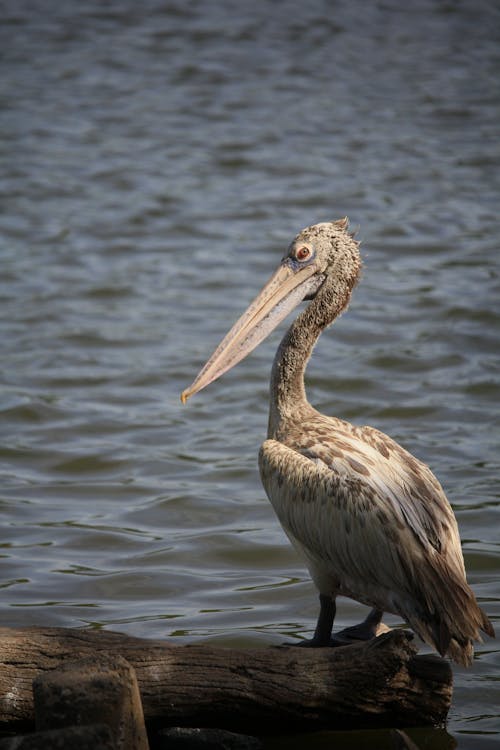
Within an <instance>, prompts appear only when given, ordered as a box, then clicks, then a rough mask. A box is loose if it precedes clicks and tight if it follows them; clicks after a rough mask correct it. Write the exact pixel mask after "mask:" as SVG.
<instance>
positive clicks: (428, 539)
mask: <svg viewBox="0 0 500 750" xmlns="http://www.w3.org/2000/svg"><path fill="white" fill-rule="evenodd" d="M348 228H349V222H348V219H347V218H345V219H340V220H338V221H333V222H323V223H320V224H315V225H313V226H310V227H306V228H305V229H303V230H302V231H301V232H300V233H299V234H298V235H297V236H296V237H295V239H294V240H293V241H292V243H291V244H290V246H289V248H288V251H287V253H286V255H285V257H284V258H283V259H282V261H281V263H280V265H279V267H278V269H277V271H276V272H275V273H274V275H273V276H272V277H271V278H270V279H269V281H268V282H267V284H266V285H265V286H264V287H263V289H262V291H261V292H260V294H259V295H258V296H257V297H256V299H255V300H254V301H253V302H252V303H251V304H250V306H249V308H248V309H247V311H246V312H245V313H244V314H243V315H242V317H241V318H240V319H239V320H238V321H237V322H236V323H235V325H234V326H233V327H232V328H231V330H230V331H229V333H228V334H227V335H226V336H225V338H224V339H223V340H222V342H221V343H220V344H219V346H218V347H217V349H216V350H215V352H214V353H213V355H212V356H211V357H210V359H209V360H208V362H207V363H206V365H205V366H204V367H203V369H202V370H201V371H200V373H199V375H198V376H197V377H196V379H195V380H194V382H193V384H192V385H191V386H190V387H189V388H187V389H186V390H185V391H183V393H182V395H181V400H182V402H183V403H185V402H186V401H187V399H188V398H189V397H190V396H192V395H193V394H195V393H197V392H198V391H200V390H201V389H202V388H204V387H205V386H207V385H208V384H209V383H211V382H212V381H214V380H215V379H216V378H218V377H220V376H221V375H222V374H223V373H225V372H227V370H229V369H230V368H232V367H234V365H236V364H237V363H238V362H239V361H241V360H242V359H243V358H244V357H245V356H246V355H247V354H249V352H251V351H252V350H253V349H254V348H255V347H256V346H257V345H258V344H259V343H260V342H261V341H262V340H263V339H264V338H265V337H266V336H267V335H268V334H269V333H270V332H271V331H272V330H273V329H274V328H275V327H276V326H277V325H278V323H279V322H280V321H281V320H283V319H284V318H285V316H286V315H288V313H290V312H291V310H292V309H294V308H295V307H296V305H298V303H299V302H301V301H303V300H309V304H308V306H307V307H306V308H305V309H304V310H303V311H302V312H301V313H300V314H299V315H298V316H297V318H296V319H295V320H294V322H293V323H292V325H291V326H290V328H289V329H288V331H287V332H286V333H285V335H284V337H283V339H282V341H281V344H280V346H279V348H278V351H277V353H276V356H275V359H274V364H273V367H272V373H271V387H270V411H269V425H268V433H267V440H265V441H264V443H263V444H262V446H261V449H260V453H259V468H260V474H261V479H262V483H263V485H264V488H265V490H266V493H267V495H268V497H269V500H270V502H271V504H272V506H273V508H274V510H275V512H276V515H277V516H278V519H279V521H280V523H281V525H282V527H283V529H284V531H285V532H286V534H287V535H288V537H289V539H290V541H291V542H292V544H293V545H294V546H295V547H296V549H297V550H298V551H299V552H300V553H301V555H302V556H303V558H304V559H305V562H306V564H307V567H308V569H309V571H310V574H311V577H312V579H313V581H314V583H315V585H316V587H317V588H318V590H319V600H320V612H319V617H318V621H317V625H316V629H315V632H314V637H313V638H312V639H311V640H308V641H302V642H301V644H304V643H305V644H307V645H310V646H317V647H321V646H328V645H330V644H333V642H334V641H333V640H332V628H333V622H334V618H335V612H336V597H337V596H339V595H342V596H347V597H350V598H351V599H355V600H356V601H358V602H361V603H363V604H366V605H368V606H369V607H371V608H372V611H371V612H370V614H369V615H368V617H367V618H366V620H365V621H364V622H363V623H361V624H360V625H358V626H354V627H353V628H347V629H346V630H347V631H351V632H350V635H351V636H353V637H355V638H370V637H373V636H374V635H375V634H376V633H377V628H378V626H379V625H380V623H381V619H382V614H383V612H391V613H393V614H395V615H398V616H400V617H401V618H403V620H404V621H405V622H406V623H408V624H409V625H410V626H411V628H412V629H413V630H414V631H415V632H416V633H417V635H418V636H419V637H420V638H421V639H422V640H423V641H425V642H426V643H428V644H429V645H430V646H432V647H433V648H434V649H435V650H436V651H438V652H439V653H440V654H441V656H445V655H446V656H449V657H450V658H451V659H453V660H454V661H456V662H457V663H458V664H461V665H464V666H470V665H471V663H472V658H473V641H481V636H480V631H483V632H484V633H487V634H488V635H490V636H494V631H493V627H492V625H491V622H490V621H489V619H488V617H487V616H486V614H485V613H484V612H483V611H482V609H480V607H479V605H478V603H477V601H476V598H475V596H474V593H473V592H472V589H471V588H470V587H469V585H468V583H467V580H466V574H465V566H464V560H463V555H462V549H461V544H460V537H459V533H458V527H457V522H456V519H455V516H454V514H453V511H452V509H451V506H450V504H449V502H448V500H447V498H446V495H445V494H444V491H443V489H442V487H441V485H440V484H439V482H438V480H437V479H436V477H435V476H434V475H433V474H432V472H431V470H430V469H429V468H428V467H427V466H426V465H425V464H423V463H422V462H421V461H419V460H418V459H416V458H414V457H413V456H412V455H411V454H410V453H408V452H407V451H406V450H405V449H404V448H402V447H401V446H400V445H398V443H396V442H395V441H394V440H392V439H391V438H390V437H388V436H387V435H385V434H384V433H382V432H380V431H379V430H377V429H374V428H373V427H367V426H365V427H359V426H354V425H351V424H349V423H348V422H345V421H344V420H342V419H338V418H336V417H327V416H324V415H323V414H321V413H320V412H318V411H317V410H316V409H314V408H313V407H312V406H311V405H310V404H309V402H308V400H307V397H306V393H305V388H304V372H305V368H306V365H307V362H308V360H309V358H310V356H311V353H312V350H313V347H314V345H315V343H316V341H317V340H318V338H319V336H320V334H321V333H322V332H323V330H324V329H325V328H327V327H328V326H329V325H330V324H331V323H333V321H334V320H335V319H336V318H337V317H338V316H339V315H340V314H341V313H342V312H343V311H344V310H345V309H346V307H347V305H348V303H349V301H350V297H351V293H352V290H353V288H354V286H355V285H356V282H357V281H358V279H359V276H360V271H361V258H360V254H359V243H358V242H357V241H356V240H355V239H354V236H353V235H352V234H351V233H350V232H349V231H348Z"/></svg>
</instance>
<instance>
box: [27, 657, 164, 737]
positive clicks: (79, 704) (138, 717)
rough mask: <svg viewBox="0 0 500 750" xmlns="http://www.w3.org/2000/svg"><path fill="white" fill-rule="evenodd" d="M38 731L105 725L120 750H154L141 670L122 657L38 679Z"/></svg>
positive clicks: (76, 664) (77, 664) (72, 665)
mask: <svg viewBox="0 0 500 750" xmlns="http://www.w3.org/2000/svg"><path fill="white" fill-rule="evenodd" d="M33 695H34V700H35V724H36V728H37V730H46V729H60V728H61V727H71V726H74V725H80V724H105V725H106V726H108V727H110V729H111V730H112V732H113V737H114V745H115V749H116V750H149V744H148V737H147V734H146V727H145V725H144V714H143V710H142V703H141V697H140V693H139V686H138V684H137V677H136V674H135V669H134V668H133V667H132V665H131V664H130V663H129V662H128V661H127V660H126V659H124V658H123V656H120V655H116V654H115V655H113V656H104V657H103V656H98V657H96V656H92V657H89V658H87V659H79V660H78V661H73V660H70V661H65V662H64V663H63V664H61V665H59V666H58V667H57V668H56V669H52V670H50V671H49V672H40V674H39V675H38V676H37V677H35V679H34V680H33Z"/></svg>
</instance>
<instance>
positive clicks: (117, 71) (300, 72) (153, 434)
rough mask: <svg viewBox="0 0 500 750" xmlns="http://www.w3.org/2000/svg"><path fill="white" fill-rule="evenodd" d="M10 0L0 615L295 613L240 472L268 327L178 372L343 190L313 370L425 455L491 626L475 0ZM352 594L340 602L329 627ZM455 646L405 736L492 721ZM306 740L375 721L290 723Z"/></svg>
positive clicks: (498, 555)
mask: <svg viewBox="0 0 500 750" xmlns="http://www.w3.org/2000/svg"><path fill="white" fill-rule="evenodd" d="M4 8H5V9H4V11H3V19H2V24H1V26H0V48H1V49H2V60H1V62H0V65H1V71H2V75H1V76H0V97H1V99H0V101H1V109H0V143H1V146H0V149H1V164H2V171H1V175H2V177H1V181H0V209H1V213H0V243H1V244H0V262H1V266H0V268H1V277H0V278H1V284H0V297H1V314H0V326H1V337H0V346H1V350H2V355H1V365H0V368H1V384H2V387H1V407H0V408H1V417H2V418H1V422H0V429H1V432H2V441H1V447H0V470H1V489H0V492H1V495H0V503H1V509H2V540H1V554H2V576H1V585H2V587H3V596H2V603H1V605H0V609H1V618H2V624H3V625H7V626H13V627H16V626H24V625H47V626H52V625H53V626H64V627H73V628H78V627H88V628H106V629H110V630H118V631H121V632H125V633H128V634H131V635H136V636H142V637H146V638H169V639H173V640H175V642H176V643H179V644H182V643H189V642H195V641H196V642H200V641H202V642H207V643H211V644H219V645H233V646H242V647H245V646H262V647H265V646H267V645H271V644H278V643H282V642H283V641H284V640H290V639H295V638H303V637H308V636H310V635H311V632H312V631H313V629H314V625H315V621H316V616H317V595H316V592H315V589H314V587H313V585H312V583H311V581H310V579H309V577H308V573H307V570H306V568H305V566H304V564H303V563H302V561H301V560H300V559H299V558H298V557H297V555H296V554H295V552H294V551H293V549H292V548H291V546H290V545H289V543H288V541H287V539H286V537H285V535H284V533H283V532H282V530H281V528H280V526H279V523H278V521H277V520H276V518H275V516H274V514H273V511H272V508H271V506H270V504H269V503H268V501H267V499H266V497H265V493H264V490H263V488H262V486H261V484H260V480H259V476H258V470H257V453H258V449H259V445H260V443H261V442H262V440H263V439H264V437H265V435H266V429H267V410H268V378H269V371H270V366H271V361H272V357H273V355H274V351H275V350H276V347H277V345H278V342H279V338H280V334H279V333H275V334H274V335H273V336H271V337H270V338H269V340H268V341H266V342H265V343H264V344H263V345H261V346H260V347H259V348H258V349H257V350H256V351H255V353H253V354H252V355H251V356H250V357H249V358H248V359H247V360H245V361H244V362H242V363H241V364H240V365H239V366H238V367H236V368H235V369H234V370H233V371H231V372H230V373H228V374H227V375H226V376H224V377H223V378H222V379H221V380H220V381H218V382H217V383H214V384H212V385H211V386H210V387H209V388H208V389H207V390H206V391H203V392H202V393H200V394H198V395H197V396H196V397H195V398H193V400H192V401H190V402H189V405H188V406H182V405H181V403H180V400H179V395H180V392H181V391H182V390H183V389H184V388H185V387H187V386H188V385H189V384H190V383H191V382H192V380H193V379H194V376H195V375H196V374H197V372H198V370H199V369H200V367H201V366H202V364H203V363H204V362H205V361H206V359H207V358H208V356H209V354H211V352H212V351H213V349H214V348H215V346H216V345H217V343H218V342H219V341H220V339H221V337H222V336H223V335H224V333H225V332H226V331H227V330H228V328H229V326H230V325H231V324H232V323H233V322H234V321H235V320H236V319H237V317H238V316H239V315H240V314H241V312H242V311H243V310H244V309H245V308H246V306H247V304H248V302H249V301H250V300H251V299H253V297H254V296H255V294H256V293H257V292H258V291H259V289H260V288H261V286H262V284H263V282H264V281H265V280H266V279H267V278H268V277H269V276H270V274H271V272H272V271H273V270H274V269H275V267H276V265H277V263H278V262H279V259H280V258H281V256H282V255H283V253H284V251H285V249H286V247H287V246H288V244H289V242H290V240H291V239H292V238H293V236H294V235H295V234H296V233H297V232H298V231H299V230H300V229H301V228H302V227H303V226H306V225H309V224H313V223H316V222H318V221H325V220H332V219H337V218H340V217H343V216H345V215H347V216H349V217H350V220H351V226H352V227H353V228H354V229H356V230H357V237H358V239H360V240H361V243H362V244H361V251H362V256H363V261H364V272H363V277H362V280H361V283H360V285H359V286H358V287H357V289H356V290H355V292H354V295H353V299H352V303H351V306H350V308H349V311H348V312H347V313H346V314H345V315H343V316H342V318H341V319H340V320H339V321H338V322H337V323H336V324H335V325H334V326H333V327H332V328H331V329H330V330H329V331H328V332H327V333H325V334H324V335H323V336H322V338H321V341H320V343H319V345H318V346H317V348H316V350H315V353H314V356H313V359H312V361H311V363H310V366H309V368H308V373H307V389H308V395H309V398H310V400H311V402H312V403H313V404H314V405H315V406H316V407H317V408H318V409H319V410H320V411H322V412H324V413H327V414H331V415H336V416H339V417H342V418H345V419H348V420H349V421H352V422H354V423H356V424H371V425H373V426H375V427H378V428H379V429H381V430H383V431H384V432H387V433H388V434H390V435H391V436H392V437H393V438H395V439H396V440H398V441H399V442H400V443H402V444H403V445H404V446H405V447H406V448H408V449H409V450H410V451H411V452H412V453H414V454H415V455H416V456H418V457H419V458H420V459H422V460H423V461H425V462H426V463H428V464H429V465H430V466H431V468H432V469H433V471H434V472H435V473H436V475H437V476H438V477H439V479H440V481H441V483H442V485H443V487H444V488H445V490H446V492H447V495H448V497H449V499H450V502H451V503H452V505H453V508H454V510H455V513H456V515H457V519H458V523H459V527H460V531H461V537H462V542H463V550H464V556H465V561H466V567H467V570H468V578H469V582H470V583H471V585H472V587H473V589H474V591H475V593H476V595H477V597H478V599H479V601H480V603H481V605H482V606H483V607H484V609H485V610H486V611H487V613H488V614H489V616H490V618H491V619H492V621H493V623H494V624H495V622H496V623H497V625H496V627H497V631H498V629H499V625H498V618H499V614H500V595H499V594H500V586H499V582H500V544H499V533H498V529H499V523H500V505H499V489H498V476H499V437H500V430H499V418H498V403H499V399H500V376H499V371H500V364H499V362H500V360H499V356H498V355H499V343H498V342H499V322H500V282H499V264H498V258H499V239H498V238H499V236H500V211H499V207H500V169H499V167H500V138H499V132H498V122H499V118H500V96H499V87H498V79H499V75H500V9H499V7H498V4H497V3H495V2H493V1H491V2H488V1H487V0H475V2H471V1H470V0H463V2H451V0H450V1H446V0H442V1H438V0H433V1H431V0H419V2H418V3H413V4H401V3H398V2H396V0H384V2H373V3H362V2H353V1H352V0H350V1H348V0H338V1H337V0H334V1H333V0H332V1H331V2H327V0H311V2H309V3H307V4H304V3H299V2H294V1H293V0H282V2H271V0H267V1H265V0H255V2H253V3H251V4H248V5H245V4H243V3H241V4H238V3H234V2H230V1H229V0H214V1H213V2H205V3H204V2H201V0H187V1H186V0H183V2H181V1H180V0H178V1H177V2H169V1H166V0H165V1H164V2H161V1H160V0H146V1H145V2H142V3H137V2H131V1H130V0H126V1H121V2H119V1H118V0H109V1H108V2H106V3H104V2H97V0H89V1H88V2H85V3H81V2H76V0H67V2H65V3H36V2H32V1H30V0H18V1H17V2H14V0H10V1H9V0H8V1H7V2H6V3H5V4H4ZM281 330H284V325H282V326H281ZM365 612H366V609H365V608H363V607H362V606H361V605H358V604H357V603H355V602H352V601H349V600H339V607H338V616H337V620H336V625H337V626H338V627H345V626H346V625H349V624H353V623H354V622H356V621H358V619H359V618H360V617H362V616H364V613H365ZM386 622H388V623H389V624H397V623H398V619H397V618H395V617H387V618H386ZM454 674H455V690H454V701H453V707H452V710H451V713H450V717H449V722H448V726H447V730H446V732H447V734H446V735H443V731H442V730H441V731H438V730H431V729H422V730H419V731H416V730H415V731H410V732H409V734H410V736H411V737H412V738H413V739H414V741H415V742H416V743H417V744H418V745H419V746H421V747H424V746H425V747H429V748H430V747H435V748H438V747H443V744H442V743H443V741H446V742H448V741H449V742H450V743H451V744H450V746H453V743H456V744H457V746H458V747H459V748H460V750H465V749H466V748H480V749H483V748H484V749H485V750H486V748H494V747H495V748H496V747H497V746H498V743H499V741H500V687H499V685H500V682H499V675H500V648H499V646H498V642H497V641H496V640H495V641H494V640H489V641H488V642H486V643H484V644H483V645H478V647H477V650H476V659H475V662H474V666H473V667H472V668H471V669H470V670H465V669H461V668H454ZM332 741H335V742H337V744H336V747H339V748H353V747H356V748H361V747H373V746H374V742H375V741H376V743H377V747H381V748H383V747H391V740H390V737H389V732H388V731H384V732H379V733H377V734H376V735H373V733H364V732H354V733H347V734H346V733H343V734H333V735H332V734H326V735H325V734H321V735H317V736H314V737H310V738H308V740H307V742H308V746H310V747H311V748H320V747H326V746H327V745H328V746H330V744H331V742H332ZM302 742H303V738H295V739H294V738H276V739H275V740H273V742H272V743H270V744H269V747H273V748H277V747H285V746H286V747H294V746H297V747H299V746H301V743H302Z"/></svg>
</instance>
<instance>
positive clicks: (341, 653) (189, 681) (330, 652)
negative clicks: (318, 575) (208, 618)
mask: <svg viewBox="0 0 500 750" xmlns="http://www.w3.org/2000/svg"><path fill="white" fill-rule="evenodd" d="M108 654H115V655H117V654H120V655H121V656H123V657H124V658H125V659H127V660H128V661H129V662H130V663H131V664H132V665H133V666H134V668H135V670H136V674H137V679H138V683H139V688H140V691H141V697H142V703H143V708H144V715H145V718H146V721H147V722H150V723H152V724H153V725H154V726H186V727H189V726H191V727H201V726H205V727H220V728H225V729H230V730H233V731H244V732H249V733H250V734H267V733H273V732H284V731H286V732H289V731H292V730H302V731H305V730H316V729H320V728H330V729H340V728H352V727H356V728H361V727H376V726H388V725H389V726H396V727H397V726H399V727H400V726H416V725H422V724H427V725H429V724H431V725H439V724H441V723H443V722H444V721H445V719H446V715H447V713H448V710H449V707H450V703H451V695H452V674H451V669H450V666H449V664H448V662H446V661H444V660H443V659H440V658H439V657H434V656H417V655H416V647H415V645H414V644H413V641H412V634H411V633H409V632H408V631H403V630H392V631H391V632H389V633H384V634H383V635H380V636H379V637H378V638H375V639H373V640H372V641H369V642H367V643H366V642H365V643H360V644H354V645H350V646H342V647H339V648H326V649H302V648H297V647H293V646H286V647H280V646H278V647H267V648H262V649H230V648H214V647H211V646H209V645H205V644H195V645H186V646H177V645H172V644H171V643H167V642H164V641H158V640H144V639H141V638H132V637H129V636H126V635H122V634H119V633H112V632H109V631H96V630H69V629H64V628H21V629H9V628H0V727H1V725H2V724H3V725H8V724H10V723H13V722H25V723H26V722H28V723H29V722H32V721H33V718H34V710H33V696H32V690H31V685H32V681H33V679H34V678H35V677H36V676H37V675H38V674H39V673H40V672H43V671H47V670H51V669H54V668H56V667H57V666H58V665H59V664H60V663H61V662H62V661H63V660H65V659H81V658H85V657H88V656H91V655H92V656H99V655H108Z"/></svg>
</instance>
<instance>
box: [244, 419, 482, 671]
mask: <svg viewBox="0 0 500 750" xmlns="http://www.w3.org/2000/svg"><path fill="white" fill-rule="evenodd" d="M360 429H366V428H360ZM301 432H302V434H303V435H306V433H307V432H308V431H301ZM318 434H320V433H318ZM381 435H382V433H377V431H373V433H370V434H369V438H370V439H371V438H373V440H375V439H380V436H381ZM384 438H385V436H384ZM387 440H389V438H387ZM389 445H390V447H391V449H392V450H393V451H395V447H397V448H398V449H399V450H400V451H401V452H402V453H401V454H400V456H399V460H395V453H393V454H392V456H391V461H390V462H389V460H388V458H387V457H384V456H383V455H382V454H381V453H380V452H379V451H378V449H377V448H376V447H373V446H371V445H370V444H369V443H367V442H366V441H364V440H363V439H362V436H361V435H359V434H358V435H356V434H355V432H351V433H350V434H347V433H346V434H345V435H343V436H342V437H339V436H338V435H337V436H336V439H335V441H333V440H328V441H325V438H324V434H323V435H322V436H321V440H318V441H317V442H316V441H315V440H314V439H313V438H312V437H311V432H309V437H308V440H307V445H303V446H299V445H297V447H296V448H295V449H294V448H289V447H287V446H285V445H283V444H282V443H279V442H278V441H275V440H266V441H265V442H264V444H263V445H262V448H261V452H260V458H259V463H260V470H261V476H262V481H263V484H264V487H265V489H266V492H267V494H268V496H269V499H270V501H271V503H272V505H273V507H274V509H275V511H276V514H277V516H278V518H279V520H280V522H281V524H282V526H283V528H284V530H285V531H286V533H287V534H288V535H289V537H290V538H291V540H292V541H293V542H294V543H295V544H296V545H297V546H298V547H299V548H300V549H301V551H302V552H303V554H304V556H305V557H306V560H307V562H308V565H309V568H310V570H311V574H312V575H313V578H314V580H315V582H316V584H317V585H318V587H319V588H320V590H321V587H322V586H323V587H324V586H325V585H326V582H328V580H330V581H331V583H330V586H331V591H332V590H334V589H336V590H337V592H342V593H345V594H347V595H348V596H352V598H354V599H358V600H359V601H363V602H365V603H367V604H370V605H372V606H376V607H377V608H379V609H382V610H387V611H392V612H395V613H398V614H400V615H401V616H403V617H404V618H405V619H406V620H407V621H408V622H410V624H411V625H412V627H413V628H414V629H415V630H416V631H417V632H418V633H419V635H420V636H421V637H423V638H424V639H425V640H426V641H428V642H430V643H431V644H432V645H434V646H435V647H436V648H437V649H438V650H439V651H440V652H441V653H444V652H445V651H447V649H448V646H449V644H450V639H456V640H457V641H460V642H461V643H467V644H469V643H470V641H471V640H472V639H477V638H478V635H479V634H478V628H483V629H484V627H485V626H486V628H487V624H486V623H487V622H488V621H487V619H486V618H485V615H484V614H483V613H482V611H481V610H480V609H479V607H478V606H477V603H476V601H475V598H474V594H473V593H472V591H471V589H470V588H469V586H468V585H467V582H466V580H465V574H464V568H463V557H462V553H461V549H460V540H459V536H458V530H457V525H456V521H455V518H454V516H453V512H452V510H451V508H450V506H449V503H448V501H447V500H446V497H445V495H444V493H443V491H442V489H441V487H440V485H439V483H438V482H437V480H436V479H435V478H434V477H433V475H432V474H431V472H430V470H428V469H427V467H424V465H423V464H420V462H418V463H416V466H417V467H418V469H419V472H418V474H419V480H420V481H421V482H424V481H425V479H426V474H425V472H424V473H423V474H422V473H421V472H422V471H423V469H421V467H424V468H425V469H426V471H427V472H428V473H429V475H430V476H431V477H432V480H433V481H432V483H431V485H430V486H428V485H427V484H426V492H425V493H424V487H423V485H422V486H420V485H419V482H418V481H416V478H415V477H414V476H413V474H414V473H415V467H413V468H410V469H408V468H407V467H406V466H405V464H404V459H406V452H404V451H403V449H402V448H400V447H399V446H397V444H396V443H393V441H390V444H389ZM353 447H354V448H355V450H352V449H353ZM386 448H387V450H389V446H388V445H386ZM389 453H391V451H389ZM377 454H378V455H377ZM407 455H408V456H409V455H410V454H407ZM410 458H413V457H411V456H410ZM380 459H383V461H381V460H380ZM413 461H415V462H416V459H413ZM384 462H385V464H384ZM389 464H390V466H389ZM323 593H329V592H328V590H326V591H324V592H323ZM490 628H491V626H490ZM487 632H488V631H487ZM462 648H463V647H462ZM470 651H471V649H470ZM464 658H467V659H468V658H469V655H468V656H467V657H464Z"/></svg>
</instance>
